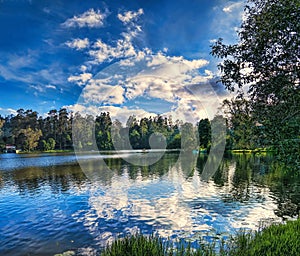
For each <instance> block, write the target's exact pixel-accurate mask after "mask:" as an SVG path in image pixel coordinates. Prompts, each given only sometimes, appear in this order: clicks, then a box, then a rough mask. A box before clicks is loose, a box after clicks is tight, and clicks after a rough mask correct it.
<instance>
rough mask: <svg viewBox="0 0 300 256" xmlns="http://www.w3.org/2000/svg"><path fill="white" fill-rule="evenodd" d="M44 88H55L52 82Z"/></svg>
mask: <svg viewBox="0 0 300 256" xmlns="http://www.w3.org/2000/svg"><path fill="white" fill-rule="evenodd" d="M46 88H48V89H53V90H56V86H55V85H52V84H48V85H46Z"/></svg>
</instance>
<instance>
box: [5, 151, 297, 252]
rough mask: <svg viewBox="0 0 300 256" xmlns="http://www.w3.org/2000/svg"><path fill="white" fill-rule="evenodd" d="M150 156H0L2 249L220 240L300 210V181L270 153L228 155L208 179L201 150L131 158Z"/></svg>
mask: <svg viewBox="0 0 300 256" xmlns="http://www.w3.org/2000/svg"><path fill="white" fill-rule="evenodd" d="M191 154H192V153H191ZM151 157H153V156H151V155H150V156H149V155H148V153H145V152H142V151H139V152H119V153H109V152H104V153H103V154H101V155H99V154H96V153H94V154H81V155H77V156H75V155H74V154H72V153H68V154H0V237H1V239H0V255H55V254H58V253H62V252H66V251H74V252H75V253H76V254H78V255H96V253H99V250H100V249H101V247H103V246H105V245H106V244H107V243H108V242H111V241H113V240H114V239H115V238H116V237H119V236H122V235H124V234H134V233H136V232H142V233H143V234H152V233H155V234H158V235H160V236H161V237H165V238H167V237H170V238H171V239H174V240H175V239H181V238H182V239H187V240H189V241H192V242H193V241H196V240H197V239H199V237H202V238H203V239H205V240H207V241H210V240H211V239H213V238H216V237H218V238H221V237H222V238H225V239H226V238H228V237H229V236H230V235H231V234H234V233H235V232H236V231H237V230H238V229H240V228H245V229H258V228H259V227H260V226H261V225H262V223H270V222H274V221H275V222H276V221H277V222H280V221H283V220H285V219H289V218H293V217H295V216H297V214H298V213H299V205H300V204H299V201H300V179H299V178H295V177H291V176H290V175H289V174H286V172H283V171H282V169H280V167H276V166H274V164H273V158H272V156H267V155H256V156H254V155H248V154H237V155H228V156H226V157H224V158H223V159H222V161H221V165H220V167H219V168H218V170H217V171H216V172H215V173H214V175H213V176H212V177H210V178H209V179H204V178H203V173H202V172H203V168H204V166H205V162H206V160H207V156H206V155H200V156H199V157H197V155H196V156H193V157H192V158H190V157H187V158H186V159H185V158H184V157H180V155H179V152H166V153H165V154H164V155H163V157H162V158H161V159H160V160H159V161H157V162H156V163H154V164H151V165H149V166H148V165H147V164H142V165H141V166H138V165H136V164H132V161H131V160H132V159H137V160H138V161H140V162H141V163H145V161H146V160H147V158H151ZM100 159H101V161H100ZM145 159H146V160H145ZM77 160H79V161H80V165H79V164H78V162H77ZM103 163H105V164H104V165H105V166H103ZM146 163H147V161H146Z"/></svg>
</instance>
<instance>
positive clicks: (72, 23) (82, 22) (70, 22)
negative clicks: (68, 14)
mask: <svg viewBox="0 0 300 256" xmlns="http://www.w3.org/2000/svg"><path fill="white" fill-rule="evenodd" d="M106 17H107V12H104V13H102V12H101V11H100V10H96V11H95V10H94V9H89V10H88V11H86V12H84V13H82V14H80V15H79V16H74V17H73V18H70V19H67V20H66V21H65V22H64V23H62V26H64V27H67V28H69V27H80V28H82V27H90V28H97V27H102V26H103V25H104V19H105V18H106Z"/></svg>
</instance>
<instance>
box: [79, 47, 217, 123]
mask: <svg viewBox="0 0 300 256" xmlns="http://www.w3.org/2000/svg"><path fill="white" fill-rule="evenodd" d="M207 64H208V61H207V60H205V59H194V60H187V59H185V58H184V57H183V56H167V55H166V54H165V53H162V52H158V53H157V54H151V55H147V54H146V53H145V52H143V54H140V55H136V56H135V57H132V58H129V59H125V60H122V61H120V62H117V63H115V64H112V65H111V66H109V67H108V68H106V69H104V70H102V71H101V72H100V73H99V74H97V75H96V76H95V78H93V79H91V80H90V81H89V82H88V83H87V85H86V86H85V88H84V89H83V91H82V94H81V97H80V100H79V101H78V104H79V105H81V106H85V108H86V109H89V108H90V107H92V109H93V110H95V107H96V109H97V107H98V110H99V109H101V110H104V109H103V107H105V109H106V110H107V111H109V110H113V112H112V113H111V117H112V118H117V119H121V118H120V116H118V115H121V117H122V119H124V120H126V119H127V118H128V114H129V113H131V112H130V111H131V110H130V111H129V110H128V108H127V106H135V107H136V111H139V114H142V113H145V114H147V113H148V111H149V110H147V107H145V105H143V104H142V105H143V107H142V106H141V105H139V104H140V103H138V102H139V101H135V99H137V98H138V97H145V98H148V99H150V100H151V99H160V100H162V101H163V102H168V103H169V110H167V111H165V109H164V111H165V113H161V114H163V115H166V116H168V115H172V116H173V117H174V118H175V119H181V120H183V121H187V122H192V123H195V122H197V121H199V118H205V117H209V118H213V115H214V114H215V113H216V111H217V109H218V107H219V104H220V99H219V98H218V95H217V94H218V90H217V89H216V88H215V84H214V83H211V80H212V79H213V77H214V76H213V73H212V72H211V71H210V70H207V69H206V70H204V72H203V73H201V74H200V72H199V69H201V68H202V67H204V66H206V65H207ZM135 102H137V103H135ZM125 103H126V104H125ZM124 104H125V105H124ZM116 105H118V106H117V110H118V111H116V109H115V107H116ZM108 107H109V108H108ZM143 108H145V109H143ZM108 109H109V110H108ZM207 109H208V110H207ZM123 110H124V112H123ZM126 115H127V117H126V118H125V117H124V116H126Z"/></svg>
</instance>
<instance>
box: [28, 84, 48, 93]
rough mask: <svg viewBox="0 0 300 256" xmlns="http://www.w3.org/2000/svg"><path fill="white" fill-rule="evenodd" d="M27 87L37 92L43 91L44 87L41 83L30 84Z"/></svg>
mask: <svg viewBox="0 0 300 256" xmlns="http://www.w3.org/2000/svg"><path fill="white" fill-rule="evenodd" d="M29 87H30V88H32V89H34V90H36V91H38V92H44V91H45V89H44V88H43V87H42V86H41V85H30V86H29Z"/></svg>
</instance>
